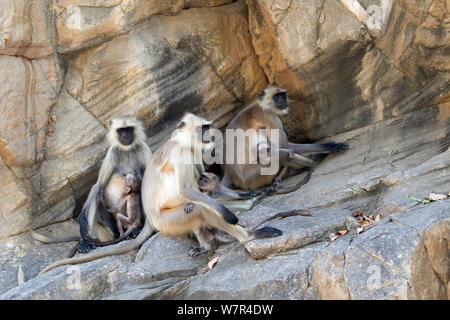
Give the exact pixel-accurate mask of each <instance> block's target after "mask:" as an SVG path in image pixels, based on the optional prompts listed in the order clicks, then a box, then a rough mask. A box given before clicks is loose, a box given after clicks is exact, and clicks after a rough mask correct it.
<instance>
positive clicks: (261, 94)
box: [258, 90, 266, 101]
mask: <svg viewBox="0 0 450 320" xmlns="http://www.w3.org/2000/svg"><path fill="white" fill-rule="evenodd" d="M265 94H266V93H265V92H264V90H262V91H260V92H259V93H258V100H259V101H262V99H263V97H264V95H265Z"/></svg>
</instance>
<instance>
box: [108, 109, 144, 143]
mask: <svg viewBox="0 0 450 320" xmlns="http://www.w3.org/2000/svg"><path fill="white" fill-rule="evenodd" d="M108 139H109V142H110V144H111V145H112V146H116V147H118V148H120V149H122V150H131V149H132V148H134V146H135V145H136V143H137V142H138V141H143V140H145V132H144V129H143V127H142V124H141V121H139V120H138V119H137V118H133V117H124V118H117V119H112V120H110V121H109V133H108Z"/></svg>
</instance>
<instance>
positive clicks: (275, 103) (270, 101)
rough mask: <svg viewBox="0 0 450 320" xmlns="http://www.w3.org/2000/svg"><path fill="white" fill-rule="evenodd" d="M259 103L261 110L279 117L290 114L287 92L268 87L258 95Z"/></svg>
mask: <svg viewBox="0 0 450 320" xmlns="http://www.w3.org/2000/svg"><path fill="white" fill-rule="evenodd" d="M258 101H259V103H260V105H261V108H263V109H265V110H268V111H272V112H273V113H275V114H278V115H285V114H287V113H288V112H289V108H288V101H287V90H285V89H282V88H279V87H275V86H268V87H267V88H266V89H265V90H263V91H261V92H260V93H259V94H258Z"/></svg>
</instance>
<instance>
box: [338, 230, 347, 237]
mask: <svg viewBox="0 0 450 320" xmlns="http://www.w3.org/2000/svg"><path fill="white" fill-rule="evenodd" d="M347 232H348V230H346V229H344V230H339V231H338V233H339V234H340V235H341V236H343V235H344V234H346V233H347Z"/></svg>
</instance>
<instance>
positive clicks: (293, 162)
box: [279, 149, 317, 168]
mask: <svg viewBox="0 0 450 320" xmlns="http://www.w3.org/2000/svg"><path fill="white" fill-rule="evenodd" d="M279 157H280V163H281V164H282V165H283V166H288V167H295V168H303V167H313V166H314V165H316V164H317V162H315V161H314V160H312V159H310V158H307V157H304V156H302V155H299V154H297V153H292V150H290V149H279Z"/></svg>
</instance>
